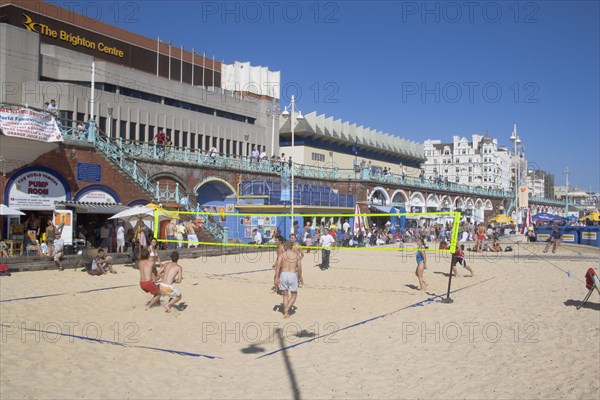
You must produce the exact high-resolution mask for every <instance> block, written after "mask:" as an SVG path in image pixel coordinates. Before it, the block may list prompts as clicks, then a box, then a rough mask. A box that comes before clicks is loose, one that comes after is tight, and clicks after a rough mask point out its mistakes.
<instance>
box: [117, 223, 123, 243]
mask: <svg viewBox="0 0 600 400" xmlns="http://www.w3.org/2000/svg"><path fill="white" fill-rule="evenodd" d="M117 239H123V240H125V228H123V227H122V226H119V227H118V228H117Z"/></svg>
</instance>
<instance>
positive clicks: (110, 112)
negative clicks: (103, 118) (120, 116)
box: [106, 104, 113, 138]
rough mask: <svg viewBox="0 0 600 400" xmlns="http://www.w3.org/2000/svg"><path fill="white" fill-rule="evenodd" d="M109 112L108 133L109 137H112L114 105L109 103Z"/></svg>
mask: <svg viewBox="0 0 600 400" xmlns="http://www.w3.org/2000/svg"><path fill="white" fill-rule="evenodd" d="M106 111H107V112H108V129H107V131H108V132H107V133H108V137H109V138H112V116H113V108H112V106H111V105H110V104H109V105H108V108H107V110H106Z"/></svg>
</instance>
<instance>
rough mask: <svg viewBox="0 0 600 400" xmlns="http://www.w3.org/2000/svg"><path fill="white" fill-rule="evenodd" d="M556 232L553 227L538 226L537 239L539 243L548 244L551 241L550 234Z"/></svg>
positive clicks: (536, 230)
mask: <svg viewBox="0 0 600 400" xmlns="http://www.w3.org/2000/svg"><path fill="white" fill-rule="evenodd" d="M553 230H554V227H553V226H536V227H535V230H534V232H535V239H536V241H537V242H547V241H548V239H550V234H551V233H552V231H553Z"/></svg>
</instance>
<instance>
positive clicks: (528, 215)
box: [521, 208, 533, 234]
mask: <svg viewBox="0 0 600 400" xmlns="http://www.w3.org/2000/svg"><path fill="white" fill-rule="evenodd" d="M531 225H533V220H532V219H531V210H530V209H529V208H528V209H527V213H526V214H525V221H523V225H522V226H521V234H525V233H526V232H527V229H528V228H529V227H530V226H531Z"/></svg>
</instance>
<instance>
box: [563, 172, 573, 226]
mask: <svg viewBox="0 0 600 400" xmlns="http://www.w3.org/2000/svg"><path fill="white" fill-rule="evenodd" d="M570 173H571V170H569V167H567V168H565V170H564V171H563V174H564V175H565V186H566V190H565V218H567V217H568V216H569V174H570Z"/></svg>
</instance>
